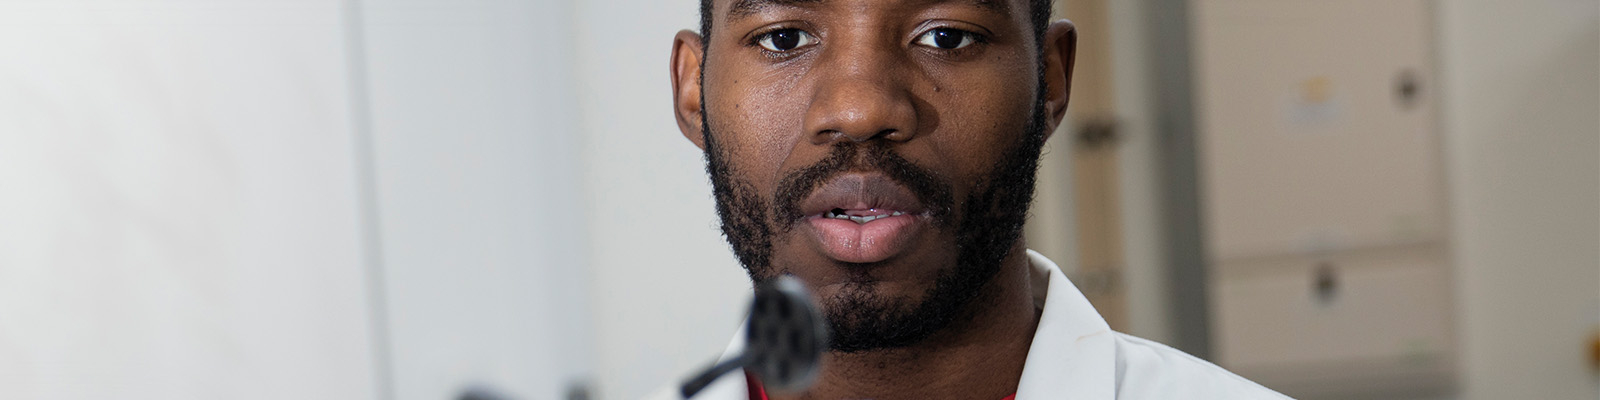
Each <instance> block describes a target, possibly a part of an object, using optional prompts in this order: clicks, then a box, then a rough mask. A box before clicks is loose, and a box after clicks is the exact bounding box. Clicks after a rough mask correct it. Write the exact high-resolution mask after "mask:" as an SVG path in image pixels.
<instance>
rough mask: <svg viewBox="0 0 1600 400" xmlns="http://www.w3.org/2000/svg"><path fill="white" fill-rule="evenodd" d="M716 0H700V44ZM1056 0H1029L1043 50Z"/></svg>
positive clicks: (707, 32)
mask: <svg viewBox="0 0 1600 400" xmlns="http://www.w3.org/2000/svg"><path fill="white" fill-rule="evenodd" d="M712 1H714V0H700V44H702V45H703V44H705V43H706V41H708V40H710V39H711V19H712V18H711V2H712ZM1054 2H1055V1H1054V0H1028V11H1029V16H1030V17H1032V18H1031V19H1032V20H1033V39H1034V42H1036V43H1037V46H1038V47H1039V49H1040V50H1041V51H1042V50H1043V49H1044V43H1042V42H1043V41H1044V30H1045V28H1047V27H1049V26H1050V6H1051V5H1052V3H1054Z"/></svg>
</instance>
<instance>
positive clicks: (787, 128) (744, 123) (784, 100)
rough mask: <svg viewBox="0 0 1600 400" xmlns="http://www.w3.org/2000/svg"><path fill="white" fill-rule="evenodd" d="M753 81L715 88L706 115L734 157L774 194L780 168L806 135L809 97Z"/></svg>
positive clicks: (708, 98)
mask: <svg viewBox="0 0 1600 400" xmlns="http://www.w3.org/2000/svg"><path fill="white" fill-rule="evenodd" d="M708 79H709V78H708ZM751 83H755V82H745V81H743V80H738V81H731V82H729V83H728V84H725V85H721V88H719V90H717V91H715V92H711V91H708V92H707V96H706V102H707V103H708V104H707V107H706V112H707V114H706V115H707V116H708V117H709V122H710V123H711V128H712V131H713V134H715V135H717V141H718V143H719V146H723V147H725V148H726V149H727V151H728V155H729V156H730V157H729V158H730V162H732V163H733V164H734V165H735V168H738V169H739V170H740V171H741V172H742V173H744V174H745V175H746V176H748V177H749V178H750V179H752V180H753V182H751V183H752V184H755V185H756V186H758V187H759V188H761V189H762V190H765V191H766V192H764V193H768V194H770V190H771V189H772V187H771V185H772V184H773V182H776V181H777V180H778V179H779V178H780V177H779V171H780V169H781V168H782V167H783V164H784V163H785V161H786V160H788V159H789V156H790V154H792V153H793V151H794V148H795V146H796V145H797V143H799V141H800V140H801V136H802V135H801V130H802V129H801V126H802V117H803V116H804V114H805V112H804V102H803V101H801V100H800V99H796V98H790V97H788V96H789V95H790V94H793V93H797V92H798V91H792V90H782V89H785V88H784V87H778V86H774V85H766V86H757V85H751Z"/></svg>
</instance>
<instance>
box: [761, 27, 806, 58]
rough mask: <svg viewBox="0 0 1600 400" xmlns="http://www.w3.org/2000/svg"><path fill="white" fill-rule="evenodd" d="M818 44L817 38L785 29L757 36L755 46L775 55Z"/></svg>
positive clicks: (802, 32) (797, 30)
mask: <svg viewBox="0 0 1600 400" xmlns="http://www.w3.org/2000/svg"><path fill="white" fill-rule="evenodd" d="M816 43H817V37H816V36H811V34H810V33H807V32H806V31H802V30H799V29H794V28H783V29H776V30H772V31H769V32H767V33H763V34H760V35H756V37H755V44H756V45H758V46H761V48H762V49H766V50H767V51H770V52H773V53H787V52H789V51H792V50H794V49H798V48H802V47H806V46H810V45H812V44H816Z"/></svg>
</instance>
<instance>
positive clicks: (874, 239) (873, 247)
mask: <svg viewBox="0 0 1600 400" xmlns="http://www.w3.org/2000/svg"><path fill="white" fill-rule="evenodd" d="M809 220H810V221H809V222H810V223H811V228H812V230H813V232H815V233H816V236H817V242H818V243H820V244H821V245H822V251H823V252H825V253H827V254H828V256H829V257H831V258H833V259H835V260H839V261H843V262H849V263H871V262H878V261H883V260H887V259H889V257H893V256H894V255H895V254H899V253H900V251H901V250H903V249H904V248H905V247H906V243H908V242H910V241H911V237H912V236H914V234H915V233H916V231H917V229H918V227H919V226H920V225H921V223H920V221H918V219H917V216H916V215H912V214H906V215H896V216H892V217H882V218H878V219H875V220H872V221H868V222H867V223H864V224H861V223H856V222H855V221H851V220H845V219H836V218H824V217H811V218H810V219H809Z"/></svg>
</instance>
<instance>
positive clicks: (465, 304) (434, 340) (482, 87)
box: [362, 0, 592, 399]
mask: <svg viewBox="0 0 1600 400" xmlns="http://www.w3.org/2000/svg"><path fill="white" fill-rule="evenodd" d="M362 6H363V7H364V12H363V14H362V16H363V18H364V20H365V22H364V26H365V30H364V31H363V33H364V35H365V40H364V41H363V43H364V45H365V47H364V51H365V54H366V58H365V63H366V67H367V68H366V70H367V71H368V72H369V74H368V76H367V77H366V78H367V79H368V80H367V82H369V87H370V89H371V90H370V93H369V98H370V104H371V111H372V114H371V115H372V140H373V146H374V149H373V150H374V158H375V159H376V166H377V170H376V175H377V181H378V182H377V198H378V207H379V210H380V218H379V220H380V224H381V235H380V236H381V238H382V246H383V251H382V253H383V262H384V275H385V281H386V285H385V289H386V295H387V296H386V299H387V301H388V304H387V306H388V307H387V310H388V316H387V317H388V321H389V328H390V331H389V345H390V346H389V348H390V349H391V353H390V360H391V362H392V367H393V375H392V376H391V381H392V382H393V387H394V390H395V398H397V399H444V398H454V397H455V396H457V395H458V394H459V393H460V391H461V390H462V389H464V388H466V387H467V386H468V385H474V384H482V385H488V386H492V387H495V388H497V389H498V390H500V391H501V392H503V393H504V394H507V395H511V396H514V397H517V398H527V399H556V398H562V397H563V396H564V392H565V390H566V388H567V385H568V382H569V381H570V380H572V379H575V378H578V377H580V376H582V375H584V374H585V373H586V372H587V371H588V369H589V367H588V366H587V365H588V364H589V363H588V357H589V355H590V353H591V351H592V350H591V344H590V343H591V342H590V338H589V332H590V328H589V326H590V323H589V321H588V307H587V306H586V304H587V302H588V296H587V295H586V290H585V289H586V288H587V287H588V286H587V284H588V280H587V278H586V276H587V275H586V272H585V271H586V270H587V265H586V264H585V261H586V257H585V252H586V249H587V246H586V245H585V238H586V236H587V235H586V232H587V230H586V227H585V220H584V215H585V214H586V212H587V209H586V207H585V205H584V204H583V202H582V200H583V192H582V186H581V185H580V184H579V182H580V179H581V178H582V169H581V168H582V165H581V163H580V161H579V159H578V154H579V144H578V143H580V138H579V134H580V133H579V132H578V130H577V125H576V122H577V121H576V120H577V117H576V114H577V112H576V110H577V108H576V104H575V101H574V99H573V98H574V97H575V95H574V90H575V89H574V87H575V86H574V84H573V83H572V81H573V80H574V73H573V72H572V61H571V59H572V57H573V50H572V47H571V46H572V44H571V38H572V25H571V22H570V15H571V11H570V9H571V8H570V7H571V5H570V4H569V3H568V2H566V1H557V0H521V1H492V2H484V1H474V2H462V1H446V0H437V1H432V0H429V1H399V0H396V1H385V0H372V1H364V2H363V4H362Z"/></svg>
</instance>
